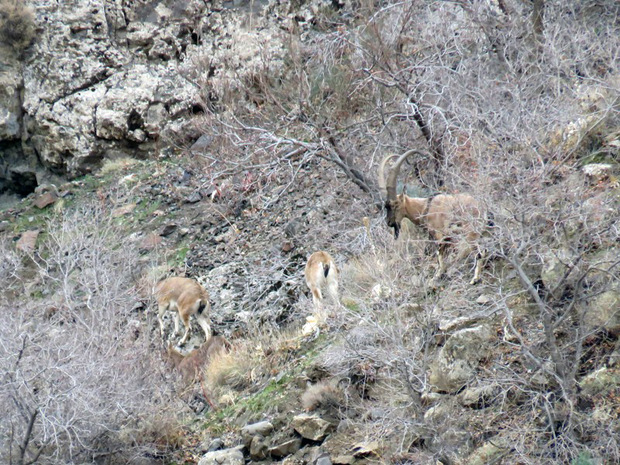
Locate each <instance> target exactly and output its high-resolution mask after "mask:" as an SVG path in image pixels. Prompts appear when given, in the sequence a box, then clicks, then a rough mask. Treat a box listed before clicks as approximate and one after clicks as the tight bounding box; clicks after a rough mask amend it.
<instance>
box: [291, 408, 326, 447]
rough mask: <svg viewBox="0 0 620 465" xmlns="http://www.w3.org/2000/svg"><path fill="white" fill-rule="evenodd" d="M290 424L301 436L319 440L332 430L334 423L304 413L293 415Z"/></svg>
mask: <svg viewBox="0 0 620 465" xmlns="http://www.w3.org/2000/svg"><path fill="white" fill-rule="evenodd" d="M291 425H292V426H293V429H295V431H297V432H298V433H299V434H300V435H301V436H302V437H304V438H306V439H310V440H312V441H321V440H323V439H325V437H326V436H327V435H328V434H329V433H330V432H331V431H333V430H334V425H333V424H331V423H330V422H328V421H325V420H323V419H322V418H320V417H318V416H316V415H308V414H306V413H302V414H301V415H297V416H295V417H294V418H293V421H292V422H291Z"/></svg>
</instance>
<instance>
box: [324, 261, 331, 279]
mask: <svg viewBox="0 0 620 465" xmlns="http://www.w3.org/2000/svg"><path fill="white" fill-rule="evenodd" d="M330 265H331V263H330V262H327V263H323V275H324V276H325V277H326V278H327V275H328V274H329V269H330Z"/></svg>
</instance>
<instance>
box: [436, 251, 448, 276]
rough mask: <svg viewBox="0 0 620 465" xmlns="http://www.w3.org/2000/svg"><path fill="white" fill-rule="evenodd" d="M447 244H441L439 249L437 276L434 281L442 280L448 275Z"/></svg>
mask: <svg viewBox="0 0 620 465" xmlns="http://www.w3.org/2000/svg"><path fill="white" fill-rule="evenodd" d="M447 246H448V245H447V244H445V243H442V244H439V248H438V249H437V264H438V266H437V271H436V272H435V276H434V277H433V281H435V280H438V279H441V278H442V277H443V276H444V275H445V274H446V269H447V265H446V251H447Z"/></svg>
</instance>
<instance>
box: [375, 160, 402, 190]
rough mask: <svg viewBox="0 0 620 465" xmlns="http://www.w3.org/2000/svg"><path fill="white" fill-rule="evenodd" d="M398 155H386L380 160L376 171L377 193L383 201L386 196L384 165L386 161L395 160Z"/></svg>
mask: <svg viewBox="0 0 620 465" xmlns="http://www.w3.org/2000/svg"><path fill="white" fill-rule="evenodd" d="M397 156H398V155H394V154H392V155H388V156H387V157H385V158H384V159H383V160H381V163H379V170H378V172H377V173H378V177H379V179H378V180H377V184H378V185H379V192H380V193H381V198H382V199H383V200H385V198H386V196H387V189H386V187H385V165H386V164H387V162H388V160H390V159H391V158H396V157H397Z"/></svg>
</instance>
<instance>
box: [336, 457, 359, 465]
mask: <svg viewBox="0 0 620 465" xmlns="http://www.w3.org/2000/svg"><path fill="white" fill-rule="evenodd" d="M353 462H355V457H353V456H352V455H338V456H336V457H334V459H333V460H332V463H334V464H338V465H349V464H351V463H353Z"/></svg>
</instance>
